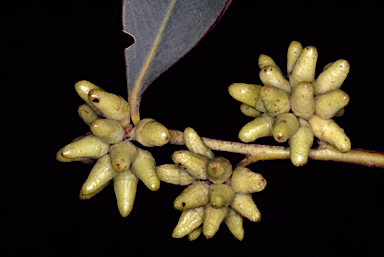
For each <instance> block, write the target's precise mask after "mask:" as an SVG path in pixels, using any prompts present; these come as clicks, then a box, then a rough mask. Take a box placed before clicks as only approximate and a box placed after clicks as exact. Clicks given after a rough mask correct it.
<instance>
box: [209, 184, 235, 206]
mask: <svg viewBox="0 0 384 257" xmlns="http://www.w3.org/2000/svg"><path fill="white" fill-rule="evenodd" d="M234 197H235V191H233V189H232V187H231V186H230V185H227V184H212V185H210V186H209V202H210V203H211V206H212V207H213V208H221V207H225V206H229V205H230V204H231V202H232V201H233V198H234Z"/></svg>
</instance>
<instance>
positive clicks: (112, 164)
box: [56, 80, 170, 217]
mask: <svg viewBox="0 0 384 257" xmlns="http://www.w3.org/2000/svg"><path fill="white" fill-rule="evenodd" d="M75 89H76V92H77V93H78V94H79V96H80V97H81V98H82V99H83V100H84V101H85V102H86V104H83V105H81V106H80V107H79V109H78V113H79V116H80V117H81V118H82V119H83V120H84V122H85V123H86V124H87V125H88V126H90V129H91V132H90V133H88V134H86V135H85V136H83V137H78V138H76V139H75V140H73V141H72V143H70V144H68V145H66V146H65V147H63V148H62V149H60V150H59V151H58V152H57V154H56V159H57V160H58V161H61V162H72V161H82V162H86V163H92V161H93V159H97V161H96V163H95V165H94V167H93V168H92V170H91V172H90V174H89V176H88V178H87V180H86V181H85V183H84V184H83V186H82V188H81V190H80V199H81V200H86V199H90V198H91V197H93V196H94V195H96V194H97V193H98V192H100V191H101V190H102V189H103V188H104V187H105V186H106V185H108V184H109V183H110V181H111V180H113V182H114V190H115V194H116V199H117V206H118V208H119V211H120V214H121V215H122V216H123V217H126V216H128V215H129V213H130V212H131V210H132V208H133V203H134V200H135V196H136V187H137V183H138V181H139V179H140V180H141V181H142V182H143V183H144V184H145V185H146V186H147V187H148V188H149V189H150V190H152V191H156V190H158V189H159V187H160V180H159V178H158V176H157V173H156V162H155V159H154V158H153V156H152V154H151V153H150V152H149V151H146V150H143V149H141V148H138V147H136V146H135V145H134V144H133V143H131V142H130V141H129V140H125V139H126V138H127V137H128V138H130V139H134V140H136V141H137V142H139V143H140V144H142V145H144V146H147V147H151V146H162V145H164V144H167V143H168V141H169V138H170V135H169V131H168V129H167V128H166V127H164V126H163V125H162V124H160V123H158V122H156V121H155V120H153V119H143V120H141V121H140V122H139V124H137V126H136V127H134V128H133V129H132V127H131V125H130V109H131V108H130V106H129V103H128V102H127V101H125V100H124V99H123V98H122V97H121V96H117V95H115V94H111V93H108V92H106V91H105V90H103V89H101V88H99V87H98V86H96V85H94V84H92V83H91V82H89V81H85V80H82V81H79V82H77V83H76V84H75ZM127 133H128V135H127Z"/></svg>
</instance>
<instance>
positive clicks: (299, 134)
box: [289, 118, 313, 167]
mask: <svg viewBox="0 0 384 257" xmlns="http://www.w3.org/2000/svg"><path fill="white" fill-rule="evenodd" d="M299 124H300V127H299V128H298V130H297V131H296V133H295V134H294V135H293V136H292V137H291V138H290V139H289V151H290V158H291V162H292V163H293V165H295V166H296V167H299V166H303V165H305V164H306V163H307V162H308V156H309V151H310V150H311V147H312V144H313V132H312V128H311V126H310V125H309V123H308V122H307V121H306V120H304V119H302V118H299Z"/></svg>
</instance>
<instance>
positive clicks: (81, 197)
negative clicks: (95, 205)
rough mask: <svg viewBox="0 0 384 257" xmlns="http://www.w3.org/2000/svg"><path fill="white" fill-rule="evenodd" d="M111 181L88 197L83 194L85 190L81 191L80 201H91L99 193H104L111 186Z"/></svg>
mask: <svg viewBox="0 0 384 257" xmlns="http://www.w3.org/2000/svg"><path fill="white" fill-rule="evenodd" d="M110 182H111V181H108V182H107V183H105V184H104V185H102V186H101V187H100V188H99V189H97V190H96V191H95V192H93V193H91V194H88V195H85V194H84V192H83V189H80V194H79V199H80V200H89V199H91V198H92V197H94V196H95V195H97V194H98V193H100V192H101V191H103V189H104V188H105V187H106V186H108V185H109V183H110Z"/></svg>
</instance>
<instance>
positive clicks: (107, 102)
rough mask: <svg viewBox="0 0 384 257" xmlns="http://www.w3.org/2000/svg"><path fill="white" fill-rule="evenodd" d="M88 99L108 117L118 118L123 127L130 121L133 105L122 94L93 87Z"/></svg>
mask: <svg viewBox="0 0 384 257" xmlns="http://www.w3.org/2000/svg"><path fill="white" fill-rule="evenodd" d="M88 99H89V100H90V101H91V102H92V104H93V105H94V106H96V108H97V109H99V110H100V111H101V112H102V113H103V116H104V117H105V118H107V119H113V120H117V121H119V122H120V123H121V125H122V126H123V127H125V126H128V125H129V123H130V115H131V107H130V106H129V104H128V102H127V101H125V100H124V98H122V97H121V96H118V95H115V94H112V93H108V92H106V91H104V90H100V89H92V90H91V91H89V93H88Z"/></svg>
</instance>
